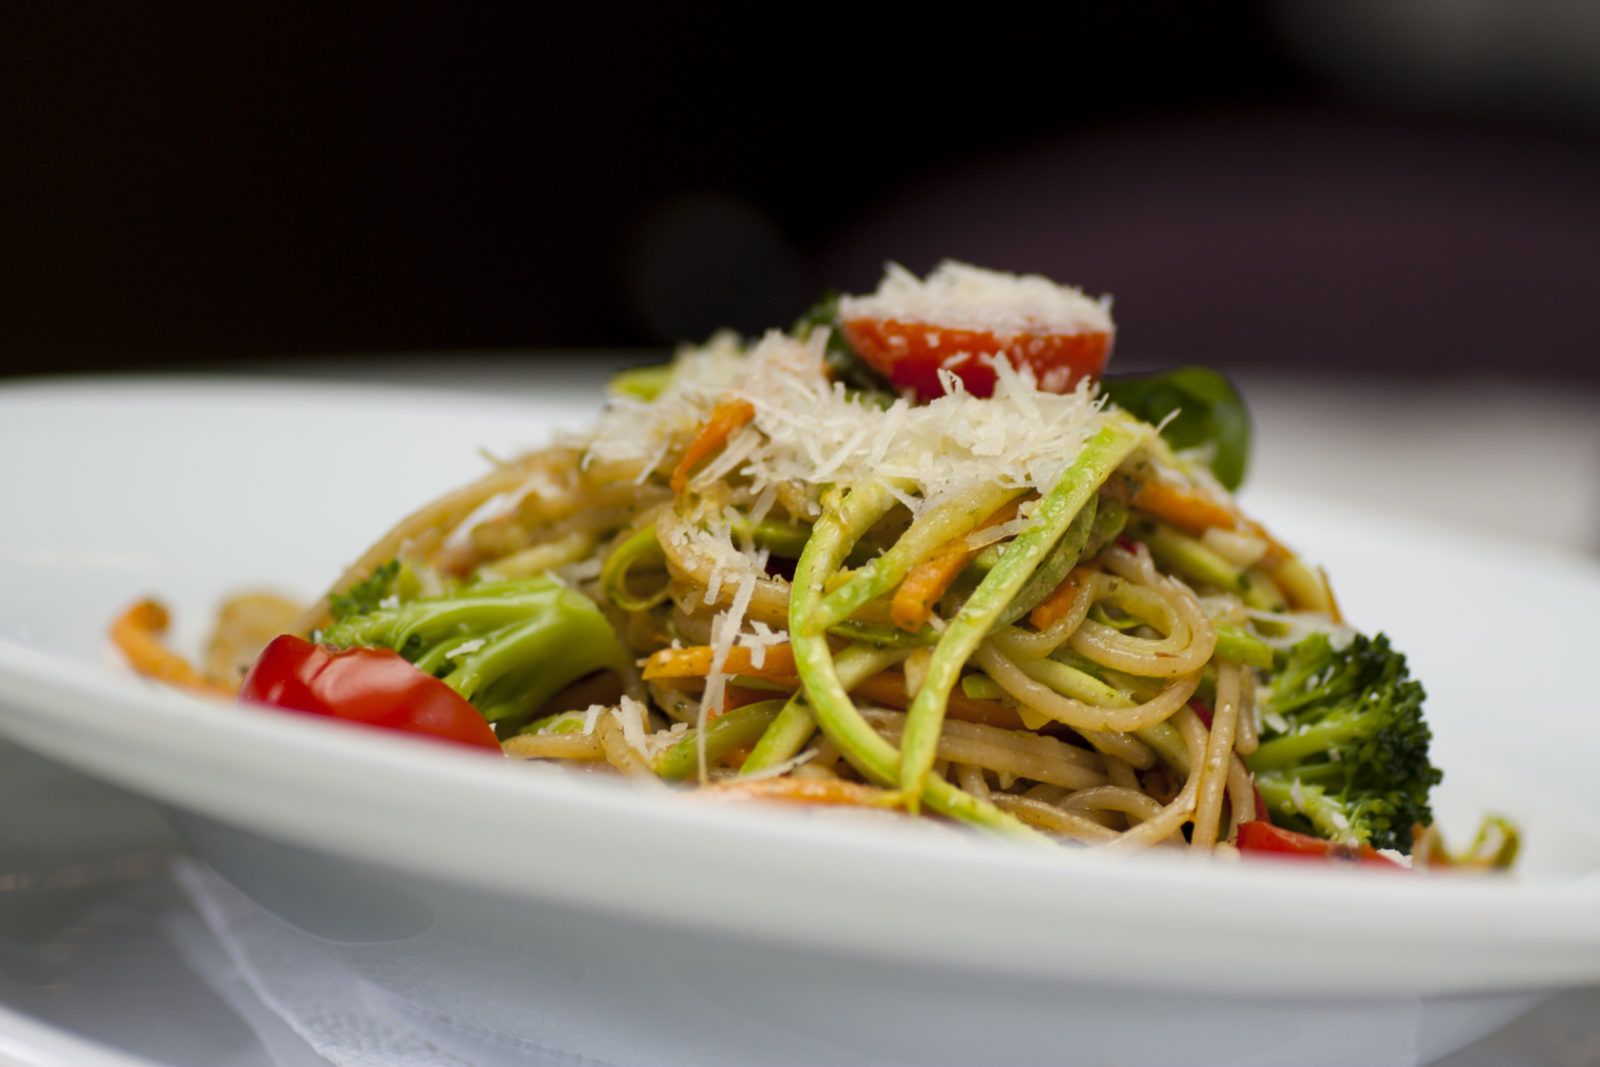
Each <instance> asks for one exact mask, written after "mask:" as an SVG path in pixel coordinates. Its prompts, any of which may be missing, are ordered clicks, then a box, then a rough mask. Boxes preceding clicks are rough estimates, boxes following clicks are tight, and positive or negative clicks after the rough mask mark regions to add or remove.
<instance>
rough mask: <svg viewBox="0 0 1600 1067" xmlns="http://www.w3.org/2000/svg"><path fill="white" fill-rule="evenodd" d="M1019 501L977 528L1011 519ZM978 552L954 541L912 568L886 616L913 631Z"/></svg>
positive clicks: (1008, 505) (923, 620)
mask: <svg viewBox="0 0 1600 1067" xmlns="http://www.w3.org/2000/svg"><path fill="white" fill-rule="evenodd" d="M1018 503H1019V501H1016V500H1013V501H1011V502H1010V503H1008V504H1006V505H1005V506H1004V507H1001V508H1000V509H999V510H997V511H996V512H995V513H994V514H993V515H990V516H989V517H988V518H987V519H986V520H984V522H983V524H982V525H981V526H979V527H978V529H980V530H982V529H987V528H988V527H990V526H998V525H999V524H1000V523H1002V522H1010V521H1011V520H1012V519H1013V518H1015V517H1016V514H1017V505H1018ZM977 554H978V553H977V551H974V550H972V549H968V548H966V547H965V546H964V545H962V544H961V542H960V541H957V542H955V543H953V544H950V545H946V546H945V547H944V548H941V549H940V550H939V551H938V552H935V553H934V554H933V555H932V556H929V557H928V558H927V559H925V560H923V561H922V562H921V563H919V564H917V565H916V566H915V567H912V568H911V570H910V572H908V573H907V574H906V576H905V578H903V579H902V580H901V582H900V588H898V589H896V590H895V592H894V599H893V600H892V601H891V602H890V604H889V618H890V619H892V620H893V622H894V624H895V625H896V626H898V627H900V629H902V630H907V631H909V632H911V633H916V632H917V631H918V630H920V629H922V627H923V626H924V625H926V624H927V621H928V618H929V616H931V615H932V614H933V605H934V604H936V603H938V601H939V598H940V597H942V596H944V594H945V590H947V589H949V588H950V583H951V582H953V581H955V580H956V576H957V575H959V574H960V573H961V572H962V571H963V570H965V569H966V567H967V564H968V563H970V562H971V561H972V559H973V557H974V556H976V555H977Z"/></svg>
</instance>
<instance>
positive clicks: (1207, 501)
mask: <svg viewBox="0 0 1600 1067" xmlns="http://www.w3.org/2000/svg"><path fill="white" fill-rule="evenodd" d="M1129 503H1131V504H1132V505H1133V506H1134V507H1136V508H1138V509H1139V510H1140V511H1147V512H1149V513H1150V514H1151V515H1154V516H1155V517H1156V518H1158V519H1162V520H1164V521H1166V522H1170V523H1171V524H1172V525H1174V526H1176V527H1177V528H1178V529H1180V530H1182V531H1184V532H1185V533H1191V534H1200V533H1204V532H1205V531H1206V530H1207V528H1209V527H1212V526H1220V527H1222V528H1223V529H1225V530H1231V529H1232V528H1233V527H1234V526H1235V525H1236V524H1237V522H1238V516H1236V515H1235V514H1234V513H1233V511H1232V510H1230V509H1228V508H1226V507H1223V506H1222V505H1221V504H1219V503H1217V502H1216V501H1215V500H1212V499H1211V498H1210V497H1208V496H1205V495H1204V494H1202V493H1200V492H1199V491H1197V490H1195V489H1193V488H1191V487H1189V486H1186V485H1178V484H1176V483H1173V482H1167V481H1161V480H1159V479H1149V480H1146V481H1143V482H1140V483H1139V488H1138V490H1137V491H1135V492H1134V494H1133V497H1132V499H1131V500H1129Z"/></svg>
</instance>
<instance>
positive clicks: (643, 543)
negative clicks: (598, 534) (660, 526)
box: [600, 522, 668, 611]
mask: <svg viewBox="0 0 1600 1067" xmlns="http://www.w3.org/2000/svg"><path fill="white" fill-rule="evenodd" d="M647 561H648V562H650V563H652V564H655V565H656V566H658V567H659V568H660V569H661V570H663V571H665V569H666V553H664V552H662V551H661V539H660V537H659V535H658V534H657V532H656V524H655V523H653V522H652V523H651V524H650V525H648V526H644V527H641V528H640V529H638V530H635V531H634V532H633V533H631V534H629V535H628V536H627V537H626V538H624V539H623V541H622V543H621V544H619V545H618V546H617V547H616V548H614V549H612V550H611V554H610V555H609V556H607V557H606V561H605V563H604V564H603V565H602V566H601V568H600V589H601V591H602V592H604V593H605V595H606V599H608V600H610V601H611V602H612V603H613V604H615V605H616V606H617V607H619V608H621V609H622V610H623V611H649V610H650V609H651V608H654V607H656V606H657V605H659V604H661V603H663V602H665V601H666V599H667V592H668V590H667V583H666V582H665V581H663V582H662V583H661V585H660V587H659V588H658V589H655V590H653V591H652V592H649V593H636V592H634V591H633V590H632V589H631V588H630V587H629V582H628V576H629V575H630V574H631V573H632V572H633V569H634V567H635V566H637V565H638V564H640V563H643V562H647Z"/></svg>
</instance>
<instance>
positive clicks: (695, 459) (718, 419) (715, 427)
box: [671, 398, 756, 493]
mask: <svg viewBox="0 0 1600 1067" xmlns="http://www.w3.org/2000/svg"><path fill="white" fill-rule="evenodd" d="M755 417H756V409H755V407H754V406H753V405H752V404H751V403H750V401H748V400H741V399H738V398H735V399H732V400H724V401H722V402H721V403H719V404H717V406H716V407H714V408H712V409H711V416H710V417H709V418H707V419H706V424H705V425H704V426H702V427H700V432H699V433H698V434H696V435H695V439H694V440H693V441H691V442H689V448H688V450H687V451H686V452H684V454H683V458H682V459H680V460H679V461H678V465H677V466H676V467H674V468H673V470H672V479H671V485H672V491H673V492H674V493H681V492H683V491H684V490H685V489H687V488H689V475H690V473H691V472H692V471H693V470H694V469H695V467H697V466H698V465H699V464H700V461H701V460H703V459H705V458H706V457H707V456H709V455H711V454H712V453H713V452H715V451H717V450H718V449H719V448H721V447H722V446H723V445H725V444H727V443H728V438H730V437H732V436H733V434H734V431H736V430H738V429H739V427H741V426H743V425H744V424H745V423H747V422H749V421H750V420H751V419H753V418H755Z"/></svg>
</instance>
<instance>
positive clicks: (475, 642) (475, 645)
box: [444, 637, 489, 659]
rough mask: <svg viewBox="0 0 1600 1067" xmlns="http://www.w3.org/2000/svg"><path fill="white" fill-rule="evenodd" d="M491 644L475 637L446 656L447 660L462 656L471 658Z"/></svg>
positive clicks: (462, 643)
mask: <svg viewBox="0 0 1600 1067" xmlns="http://www.w3.org/2000/svg"><path fill="white" fill-rule="evenodd" d="M488 643H489V642H488V641H487V640H486V639H484V638H482V637H474V638H473V639H472V640H470V641H463V642H461V643H460V644H459V645H457V646H456V647H455V648H452V649H451V650H450V651H449V652H446V653H445V654H444V658H445V659H456V658H458V657H461V656H470V655H471V654H472V653H474V652H476V651H478V649H480V648H482V647H483V646H484V645H486V644H488Z"/></svg>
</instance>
